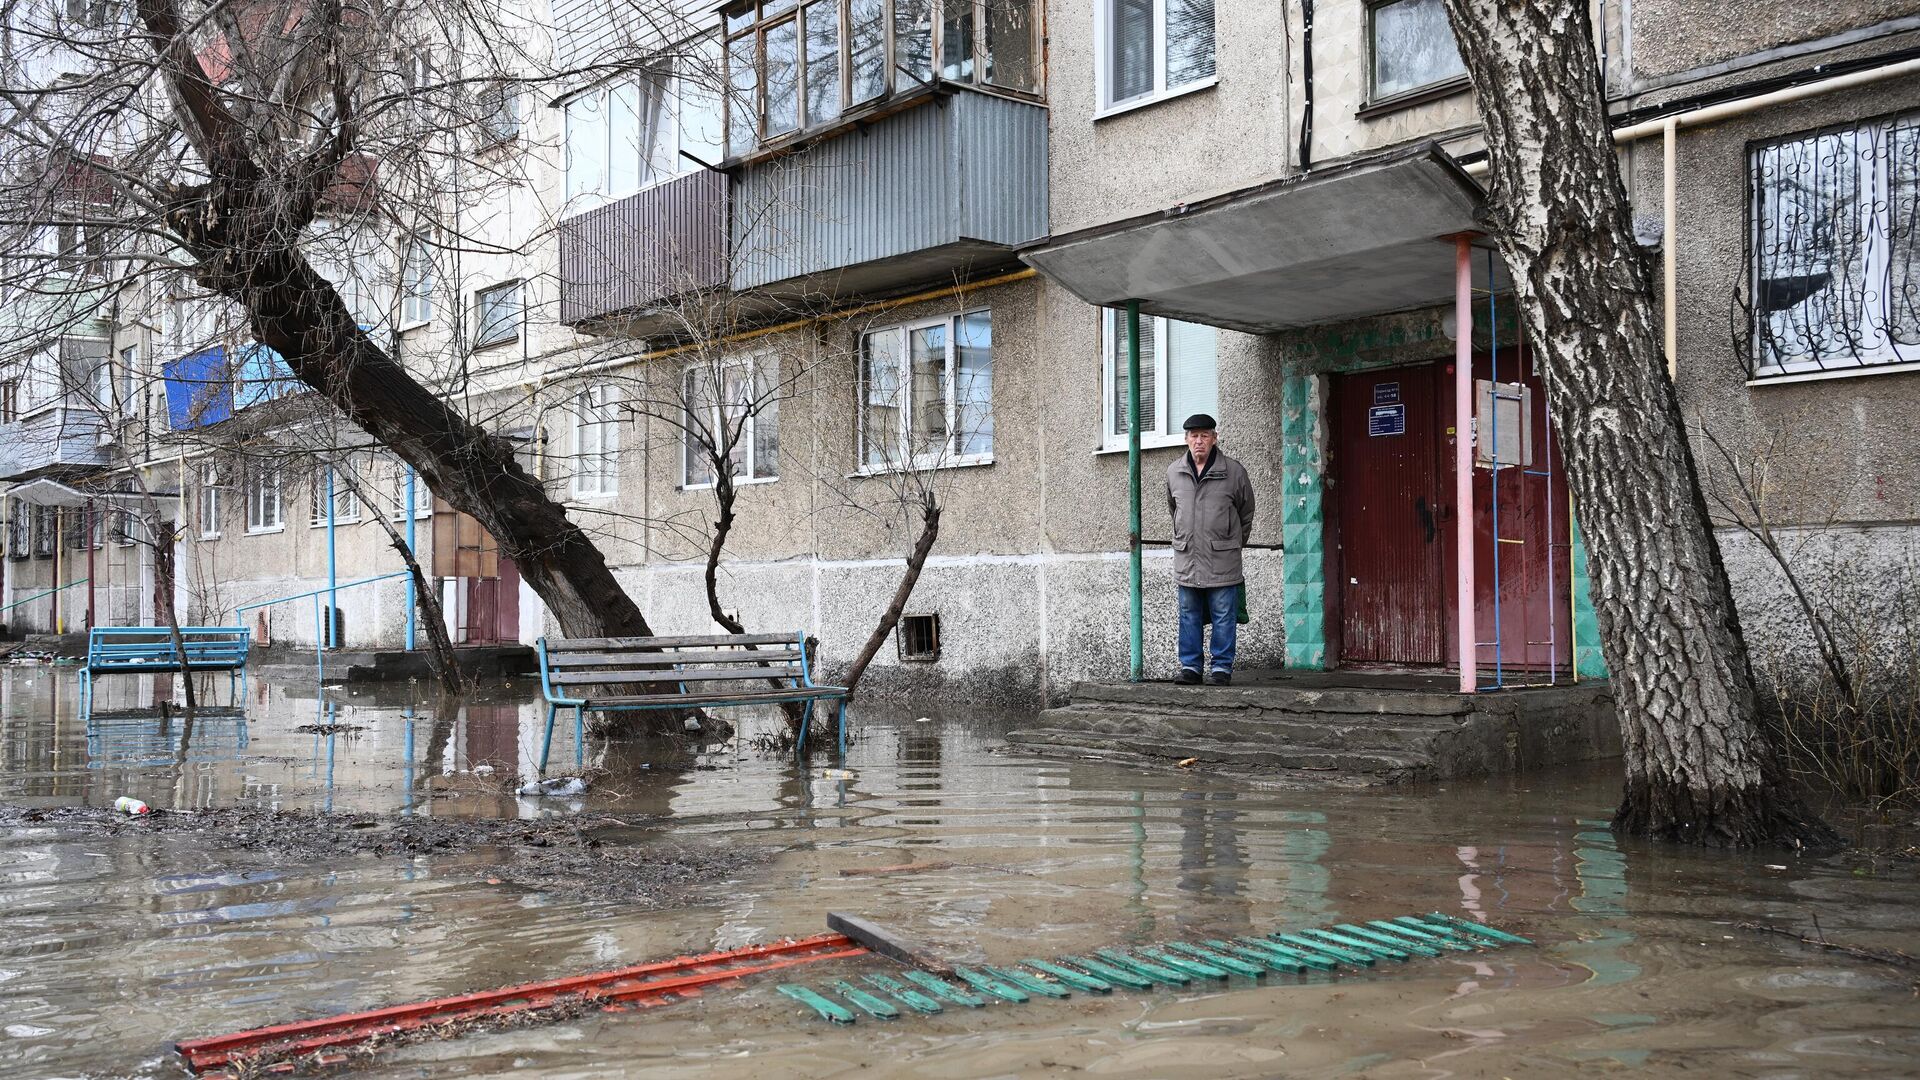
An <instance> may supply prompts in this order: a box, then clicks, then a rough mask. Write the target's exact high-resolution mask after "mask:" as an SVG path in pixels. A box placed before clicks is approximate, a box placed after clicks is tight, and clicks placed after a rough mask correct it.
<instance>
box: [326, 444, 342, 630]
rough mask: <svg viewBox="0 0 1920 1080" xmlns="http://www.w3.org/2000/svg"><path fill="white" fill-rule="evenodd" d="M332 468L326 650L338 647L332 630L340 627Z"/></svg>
mask: <svg viewBox="0 0 1920 1080" xmlns="http://www.w3.org/2000/svg"><path fill="white" fill-rule="evenodd" d="M333 517H334V515H333V466H331V465H329V466H327V648H329V649H332V648H336V647H338V646H339V644H340V643H339V642H338V641H335V640H334V633H333V631H334V628H335V627H337V626H339V625H340V587H339V586H340V573H339V570H340V565H339V559H338V556H337V553H336V552H335V550H334V536H333Z"/></svg>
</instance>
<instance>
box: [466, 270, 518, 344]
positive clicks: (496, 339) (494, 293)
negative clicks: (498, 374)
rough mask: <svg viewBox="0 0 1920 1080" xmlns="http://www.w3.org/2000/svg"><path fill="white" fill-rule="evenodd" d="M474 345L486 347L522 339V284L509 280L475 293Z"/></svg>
mask: <svg viewBox="0 0 1920 1080" xmlns="http://www.w3.org/2000/svg"><path fill="white" fill-rule="evenodd" d="M473 325H474V331H473V346H474V348H476V349H478V348H484V347H486V346H488V345H499V344H502V343H504V342H508V341H515V340H517V339H518V338H519V337H520V283H519V282H518V281H509V282H505V283H503V284H500V285H495V286H494V287H493V288H491V289H481V290H480V291H479V292H477V293H474V294H473Z"/></svg>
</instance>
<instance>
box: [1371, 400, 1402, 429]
mask: <svg viewBox="0 0 1920 1080" xmlns="http://www.w3.org/2000/svg"><path fill="white" fill-rule="evenodd" d="M1406 433H1407V407H1406V406H1405V405H1375V406H1374V407H1373V408H1371V409H1368V410H1367V434H1368V435H1405V434H1406Z"/></svg>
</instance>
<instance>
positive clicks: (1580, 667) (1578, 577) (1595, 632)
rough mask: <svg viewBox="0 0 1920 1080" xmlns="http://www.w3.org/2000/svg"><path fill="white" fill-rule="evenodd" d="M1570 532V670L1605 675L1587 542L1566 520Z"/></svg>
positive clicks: (1596, 676) (1575, 524)
mask: <svg viewBox="0 0 1920 1080" xmlns="http://www.w3.org/2000/svg"><path fill="white" fill-rule="evenodd" d="M1569 530H1570V531H1571V532H1572V533H1573V632H1574V638H1573V643H1574V644H1573V672H1574V674H1575V675H1578V676H1579V677H1580V678H1583V679H1604V678H1606V677H1607V660H1606V657H1604V656H1602V655H1601V654H1600V617H1599V616H1598V615H1595V614H1594V611H1593V583H1592V582H1591V581H1589V580H1587V544H1586V540H1585V539H1583V538H1582V537H1581V535H1580V523H1579V522H1578V521H1574V522H1570V523H1569Z"/></svg>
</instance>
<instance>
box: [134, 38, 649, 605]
mask: <svg viewBox="0 0 1920 1080" xmlns="http://www.w3.org/2000/svg"><path fill="white" fill-rule="evenodd" d="M176 3H177V0H138V5H137V7H138V11H139V15H140V19H141V21H142V23H143V24H144V25H145V27H146V29H147V30H148V31H149V32H150V33H151V34H152V35H153V40H154V47H155V50H156V52H157V53H158V59H159V61H160V71H161V72H162V75H163V77H164V78H165V79H166V80H167V82H168V85H169V89H170V90H171V91H172V94H173V100H174V102H175V113H176V115H177V116H178V118H179V120H180V123H181V127H182V130H183V131H184V132H185V134H186V135H187V137H188V139H189V140H190V141H191V142H192V144H193V146H194V147H195V149H196V150H197V151H198V152H199V154H200V156H201V157H202V158H203V159H204V161H205V162H206V165H207V169H208V174H209V180H208V181H207V182H206V183H205V184H200V185H194V186H191V187H183V188H180V189H177V190H176V191H174V192H172V193H171V196H170V199H169V205H168V209H167V212H166V215H165V220H166V225H167V228H168V229H169V230H170V231H171V232H172V233H173V234H174V235H175V236H177V237H178V238H179V239H180V242H181V244H182V246H184V247H185V248H186V249H187V250H188V251H189V252H191V253H193V255H194V256H195V258H196V259H197V260H198V261H199V269H198V274H197V276H198V278H199V280H200V282H201V284H203V285H204V286H205V287H207V288H209V289H212V290H213V291H215V292H218V293H220V294H221V295H223V296H226V297H229V298H231V299H232V300H234V301H236V302H237V303H239V304H240V305H241V306H242V307H243V308H244V309H245V311H246V312H247V314H248V319H249V323H250V328H251V330H252V332H253V335H254V337H255V338H256V339H257V340H259V341H260V342H261V343H262V344H265V345H267V346H269V347H271V348H273V349H274V350H275V351H277V352H279V353H280V355H281V356H282V357H284V358H285V359H286V362H287V365H288V367H289V368H291V369H292V371H293V374H294V375H295V376H296V377H298V378H299V379H300V381H301V382H304V383H306V384H307V385H308V386H310V387H312V388H313V389H315V390H317V391H319V392H320V393H321V394H323V395H325V396H326V398H327V399H328V400H329V401H331V402H332V403H333V404H334V405H335V406H337V407H338V408H339V409H340V411H341V412H342V413H344V414H345V415H346V417H347V418H348V419H349V420H351V421H353V422H354V423H355V424H357V425H359V426H360V427H361V428H362V429H363V430H365V431H366V432H367V433H368V434H369V435H371V436H372V437H373V438H374V439H376V440H377V441H379V442H380V443H382V444H384V445H386V446H387V447H388V448H390V449H391V450H392V451H393V452H394V453H395V454H396V455H398V456H399V457H400V458H401V460H403V461H405V462H406V463H407V464H409V465H411V466H413V467H414V469H415V470H416V471H417V472H418V473H419V475H420V476H421V477H422V478H423V479H424V480H425V481H426V483H427V486H428V487H429V488H430V489H432V491H433V492H434V493H435V494H437V495H439V496H440V497H441V498H443V499H445V500H446V501H447V502H448V503H449V504H451V505H452V506H453V507H454V508H455V509H458V510H461V511H464V512H465V513H467V514H470V515H472V516H473V517H474V518H475V519H476V520H478V521H479V522H480V524H481V525H482V526H483V527H485V528H486V530H487V531H488V532H489V533H491V534H492V535H493V537H494V539H495V540H497V541H498V542H499V544H500V550H501V552H502V553H503V554H505V555H507V556H508V557H510V558H512V559H513V560H514V561H515V562H516V563H518V564H519V566H520V570H521V573H522V574H523V575H524V576H525V577H526V579H527V583H528V584H529V585H531V586H532V587H533V589H534V591H535V592H537V593H539V594H540V598H541V599H542V600H543V601H545V602H546V605H547V609H548V610H549V611H551V612H552V613H553V616H554V618H555V619H556V620H557V621H558V622H559V624H560V628H561V629H562V630H563V631H564V632H565V633H566V634H567V636H569V637H603V636H604V637H617V636H624V635H645V634H648V633H650V630H649V628H648V626H647V621H646V619H645V618H643V617H642V616H641V614H640V609H639V607H638V606H637V605H635V604H634V602H633V600H632V599H631V598H630V597H629V596H628V595H627V593H626V590H624V589H622V588H621V587H620V583H619V581H618V580H617V579H615V578H614V576H613V573H612V571H611V570H609V569H608V567H607V562H606V558H605V557H604V556H603V555H602V554H601V553H600V551H599V549H598V548H596V547H595V546H594V545H593V542H592V541H591V540H589V539H588V538H587V535H586V533H585V532H583V531H582V530H581V529H580V528H579V527H578V526H577V525H575V524H574V523H573V522H572V521H570V520H568V519H567V515H566V511H565V510H564V509H563V508H562V507H561V506H560V505H559V504H557V503H555V502H554V501H553V500H552V499H550V498H548V497H547V493H546V491H545V489H544V488H543V487H542V486H541V485H540V482H539V481H538V480H536V479H534V478H533V477H532V476H530V475H528V473H527V471H526V470H525V469H523V468H521V467H520V463H519V462H518V461H517V460H516V459H515V456H514V450H513V447H512V446H511V445H510V444H509V443H508V442H507V441H506V440H504V439H502V438H500V437H498V436H495V435H491V434H488V433H487V432H485V431H483V430H481V429H480V428H478V427H476V426H474V425H473V424H472V423H470V422H468V420H467V419H466V417H464V416H462V415H460V413H459V412H457V411H456V410H454V409H453V408H452V407H451V406H449V405H448V404H447V403H446V402H445V401H444V400H442V399H441V398H439V397H438V396H436V395H435V394H434V393H433V392H432V391H430V390H428V389H427V388H426V387H424V386H422V385H421V384H420V383H419V382H418V381H416V380H415V379H414V378H413V376H412V375H410V374H409V373H408V372H407V370H406V369H405V368H404V367H403V366H401V365H400V363H399V362H398V361H396V360H395V359H394V358H393V357H391V356H388V355H387V354H386V353H385V352H384V351H382V350H381V349H380V348H379V347H378V346H376V345H375V344H374V343H373V341H372V340H371V339H370V338H368V336H367V335H366V333H365V332H364V331H362V330H361V329H360V328H359V326H357V325H356V324H355V321H354V318H353V316H352V315H351V314H349V313H348V311H347V307H346V305H345V303H343V302H342V300H341V298H340V295H339V293H338V292H337V291H336V290H335V289H334V287H333V285H332V284H331V283H330V282H328V281H327V280H326V279H325V278H324V277H322V276H321V275H320V274H319V273H317V272H316V271H315V270H314V269H313V267H312V266H311V265H310V264H309V263H308V262H307V260H306V258H305V257H304V256H302V255H301V253H300V250H299V247H298V245H299V241H300V237H301V235H302V233H303V231H304V230H305V229H306V228H307V226H308V224H309V223H311V222H312V221H313V219H314V216H315V210H316V208H317V207H318V206H319V205H320V204H321V203H322V201H323V200H324V198H325V197H326V196H327V194H328V193H329V191H330V190H331V189H332V188H333V185H334V181H335V178H336V177H337V176H338V172H339V167H340V163H341V162H342V161H343V160H346V159H347V158H348V157H349V156H350V155H351V154H352V153H353V152H354V145H353V132H354V121H353V117H352V116H351V115H350V113H349V111H348V109H347V102H346V101H345V100H344V99H337V100H336V107H337V108H338V109H339V110H340V115H338V116H337V117H336V118H335V135H334V139H333V142H332V144H331V145H330V146H329V147H328V148H327V150H326V152H325V153H323V154H320V155H318V156H317V157H316V158H315V159H312V160H307V159H301V160H296V161H275V162H267V163H262V162H260V161H257V160H256V159H255V157H254V154H255V151H254V150H253V149H252V148H251V146H250V140H249V137H248V134H247V131H246V129H245V127H244V125H243V124H242V123H241V122H240V120H239V119H238V118H237V117H236V116H235V115H234V113H233V112H232V111H231V110H230V109H229V108H228V106H227V104H226V102H227V98H226V97H225V96H223V92H222V90H221V89H220V88H218V87H216V86H215V85H214V84H213V83H212V81H211V80H209V79H208V77H207V74H206V71H205V69H204V68H203V67H202V65H201V63H200V60H199V58H198V56H197V55H196V54H195V53H194V52H193V46H192V44H191V40H190V37H189V35H188V33H187V31H186V29H185V28H184V26H183V21H182V19H181V18H180V15H179V10H178V8H177V7H176ZM262 152H265V151H262ZM265 165H271V166H275V167H274V168H267V167H264V166H265ZM289 166H291V167H290V168H289Z"/></svg>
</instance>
